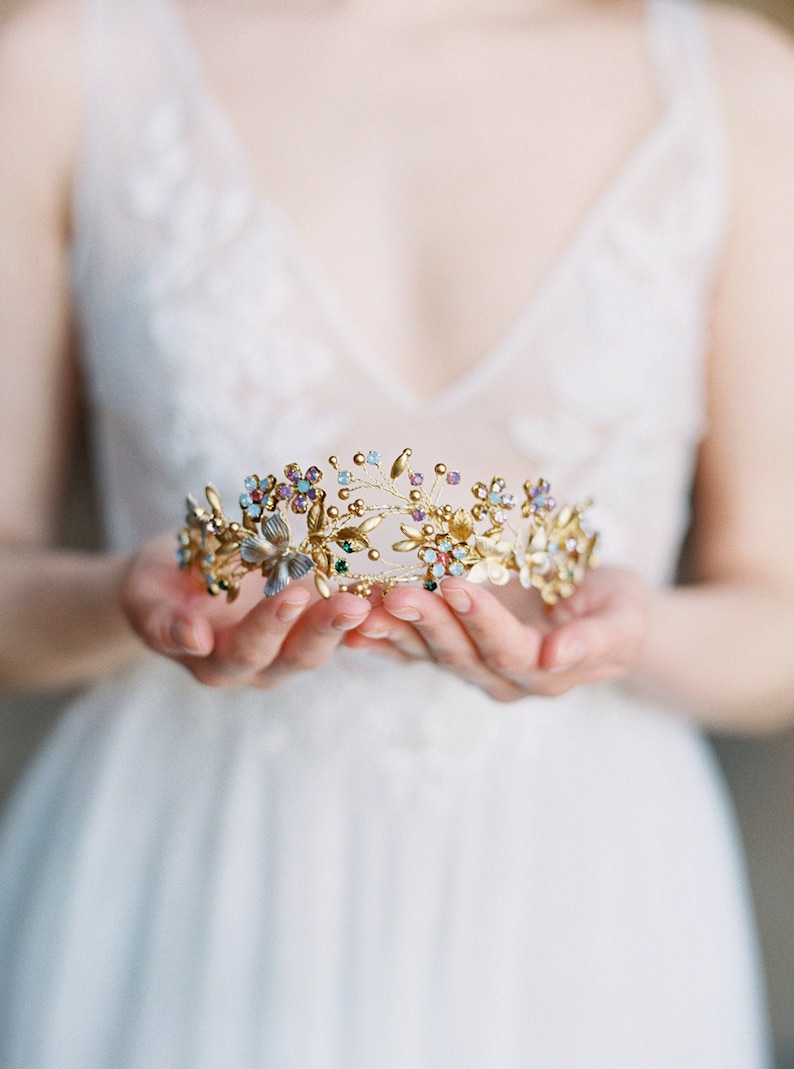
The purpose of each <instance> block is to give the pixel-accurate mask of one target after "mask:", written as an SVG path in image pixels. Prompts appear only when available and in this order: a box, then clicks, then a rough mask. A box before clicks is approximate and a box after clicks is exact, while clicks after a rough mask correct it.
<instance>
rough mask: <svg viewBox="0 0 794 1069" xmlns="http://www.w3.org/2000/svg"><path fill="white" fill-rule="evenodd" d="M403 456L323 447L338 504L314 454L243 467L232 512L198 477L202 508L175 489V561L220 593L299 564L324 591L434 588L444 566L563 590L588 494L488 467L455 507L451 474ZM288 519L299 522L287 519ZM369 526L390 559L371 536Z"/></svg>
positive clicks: (568, 590) (574, 580)
mask: <svg viewBox="0 0 794 1069" xmlns="http://www.w3.org/2000/svg"><path fill="white" fill-rule="evenodd" d="M411 455H412V453H411V450H410V449H404V450H403V451H402V453H400V455H399V456H398V457H397V458H396V460H394V462H393V463H392V464H391V465H390V466H388V467H384V465H383V463H382V458H381V454H380V453H378V452H377V451H375V450H370V451H369V452H368V453H356V454H355V456H354V457H353V460H352V464H351V466H350V467H349V468H347V467H343V466H342V465H341V464H340V462H339V459H338V457H335V456H332V457H330V458H329V465H330V467H331V468H332V469H333V472H334V473H335V478H334V481H335V484H336V485H335V489H336V496H337V499H338V501H339V504H329V503H328V492H327V491H326V489H325V488H324V487H323V486H322V481H323V472H322V471H321V470H320V468H318V467H317V466H316V465H312V466H311V467H309V468H307V469H306V470H305V473H304V470H303V469H302V468H301V467H299V465H298V464H296V463H290V464H288V465H287V466H286V467H285V468H284V476H283V478H282V477H276V476H275V475H273V474H270V475H267V476H264V477H261V478H260V476H258V475H249V476H248V477H247V478H246V479H245V480H244V483H243V491H242V492H241V493H240V495H239V498H238V504H239V508H240V519H239V520H236V519H235V520H232V519H230V518H229V517H228V516H227V515H226V513H225V511H224V507H223V502H222V501H221V497H220V494H219V493H218V491H217V490H216V489H215V488H214V487H213V486H208V487H207V491H206V494H207V504H208V506H209V507H208V508H205V507H204V506H202V505H200V504H199V503H198V502H197V501H196V500H195V498H193V497H188V499H187V517H186V520H185V525H184V527H183V528H182V530H181V531H180V532H179V535H178V539H179V548H178V550H177V559H178V562H179V564H180V567H183V568H197V569H198V570H200V572H201V574H202V576H203V579H204V583H205V585H206V588H207V591H208V592H209V593H210V594H219V593H225V594H226V596H227V598H228V599H229V600H230V601H231V600H233V599H234V598H235V597H236V596H237V594H238V593H239V591H240V583H241V582H242V580H243V579H244V578H245V577H246V576H247V575H248V574H249V573H251V572H254V571H259V572H260V574H261V575H262V577H263V578H264V579H265V586H264V593H265V596H266V597H272V596H273V595H274V594H277V593H278V592H279V591H280V590H283V589H284V587H285V586H287V585H288V584H289V583H290V582H291V581H292V580H294V579H300V578H302V577H303V576H305V575H307V574H308V573H309V572H313V574H314V582H315V585H316V587H317V590H318V591H319V593H320V594H321V595H322V596H323V597H326V598H327V597H330V595H331V591H332V588H333V585H335V586H336V587H337V588H338V589H339V590H341V591H345V592H348V593H352V594H358V595H360V596H363V597H366V596H368V595H369V594H370V593H371V592H372V590H373V589H374V588H380V589H382V590H383V591H384V592H386V591H388V590H389V589H391V587H394V586H396V585H398V584H400V583H415V582H420V583H422V584H423V585H424V586H425V588H426V589H428V590H435V589H436V587H437V585H438V583H439V581H440V580H441V579H443V578H445V577H446V576H462V577H465V578H467V579H469V580H470V581H471V582H474V583H483V582H488V583H491V584H492V585H494V586H502V585H504V584H505V583H507V582H508V581H509V579H510V576H511V575H512V574H514V573H516V574H518V577H519V580H520V582H521V583H522V585H523V586H525V587H527V588H534V589H536V590H538V591H539V593H540V596H541V597H542V599H543V600H544V602H546V603H547V604H548V605H553V604H555V602H556V601H557V600H558V599H559V598H565V597H569V596H570V595H571V594H573V592H574V591H575V590H576V588H577V586H579V585H580V583H581V582H582V581H583V580H584V577H585V575H586V572H587V569H588V568H589V567H590V566H592V564H593V563H594V559H593V551H594V549H595V546H596V543H597V541H598V535H597V534H596V532H595V531H594V530H593V529H592V528H591V526H590V524H589V523H588V521H587V517H586V510H587V508H588V507H589V502H588V503H587V504H585V505H584V506H570V505H566V506H563V507H562V508H560V509H557V506H556V503H555V501H554V499H553V498H552V496H551V488H550V486H549V484H548V483H547V482H546V481H545V480H543V479H539V480H538V481H537V482H534V483H533V482H531V481H528V482H526V483H525V484H524V498H523V501H519V499H518V498H516V497H515V496H514V495H513V494H511V493H508V491H507V489H506V484H505V481H504V479H502V478H501V477H500V476H494V477H493V478H492V479H491V480H490V482H488V483H486V482H477V483H475V484H474V485H473V486H472V488H471V493H472V495H473V497H474V502H473V504H472V505H471V506H470V507H468V508H467V507H465V506H463V505H458V506H457V507H455V505H453V504H452V503H451V502H450V501H445V500H444V497H445V495H449V494H454V493H456V492H458V491H456V490H455V488H456V487H459V486H460V483H461V476H460V473H459V472H458V471H455V470H454V469H450V468H449V467H448V466H447V465H446V464H441V463H440V464H436V465H435V467H434V468H433V471H432V474H428V475H427V476H426V475H425V474H424V473H423V472H421V471H419V470H417V469H415V468H414V467H413V466H412V465H411V463H410V461H411ZM519 505H520V507H519ZM297 518H300V519H301V520H302V527H303V529H302V531H301V532H300V533H296V532H295V530H294V528H293V526H292V523H294V522H296V520H297ZM375 532H377V534H378V536H379V540H380V542H381V543H382V544H383V545H385V546H388V547H389V549H390V550H391V553H393V554H394V559H389V558H388V557H384V556H383V553H382V551H381V549H380V548H379V547H378V546H377V545H375V544H374V542H373V536H374V534H375ZM398 535H399V537H398Z"/></svg>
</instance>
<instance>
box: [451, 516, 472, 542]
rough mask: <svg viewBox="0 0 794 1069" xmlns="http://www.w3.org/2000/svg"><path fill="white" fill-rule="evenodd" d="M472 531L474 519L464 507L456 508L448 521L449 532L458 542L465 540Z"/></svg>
mask: <svg viewBox="0 0 794 1069" xmlns="http://www.w3.org/2000/svg"><path fill="white" fill-rule="evenodd" d="M473 531H474V520H473V519H472V516H471V513H470V512H468V511H467V510H466V509H458V510H457V512H456V513H455V515H454V516H453V517H452V519H451V520H450V523H449V533H450V534H451V535H452V537H453V538H455V539H457V540H458V542H465V541H466V540H467V539H468V538H469V536H470V535H471V534H472V532H473Z"/></svg>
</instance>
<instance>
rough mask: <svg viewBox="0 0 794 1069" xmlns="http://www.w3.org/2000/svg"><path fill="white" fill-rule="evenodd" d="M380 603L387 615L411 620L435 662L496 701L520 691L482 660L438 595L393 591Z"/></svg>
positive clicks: (419, 591) (504, 699) (463, 629)
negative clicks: (474, 685) (382, 604)
mask: <svg viewBox="0 0 794 1069" xmlns="http://www.w3.org/2000/svg"><path fill="white" fill-rule="evenodd" d="M384 605H385V608H386V610H387V612H389V613H390V614H391V615H393V616H396V617H397V619H399V620H404V621H407V622H410V623H411V625H412V626H413V627H414V628H415V629H416V630H417V632H418V633H419V634H420V635H421V637H422V638H423V639H424V642H425V644H426V646H427V648H428V651H429V653H430V656H431V658H432V659H433V660H434V661H435V662H436V663H437V664H440V665H442V666H443V667H444V668H447V669H449V670H450V671H453V672H455V673H456V674H457V675H459V676H461V677H462V678H463V679H465V680H467V681H468V682H470V683H474V684H476V685H477V686H478V687H480V688H481V689H483V690H485V691H486V692H487V693H488V694H490V695H491V696H492V697H494V698H497V699H498V700H503V701H511V700H514V699H515V698H516V697H518V696H519V694H520V693H521V692H520V690H519V689H518V688H516V687H515V685H514V684H513V683H512V681H509V680H505V679H503V678H502V677H500V676H499V675H498V674H497V673H495V672H493V671H492V670H491V669H490V667H489V666H488V665H487V664H484V663H483V661H482V659H481V658H480V654H479V651H478V649H477V647H476V645H475V644H474V642H473V641H472V639H471V638H470V636H469V635H468V633H467V632H466V630H465V628H464V627H463V626H462V625H461V623H460V622H459V621H458V620H457V619H456V618H455V615H454V614H453V612H452V611H451V610H450V608H449V607H448V606H447V604H446V602H445V601H444V600H443V599H442V598H439V597H438V596H436V595H435V594H431V593H429V592H425V591H423V590H415V589H405V590H395V591H390V593H389V595H388V596H387V597H386V598H385V599H384Z"/></svg>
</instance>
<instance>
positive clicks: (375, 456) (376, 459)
mask: <svg viewBox="0 0 794 1069" xmlns="http://www.w3.org/2000/svg"><path fill="white" fill-rule="evenodd" d="M367 464H380V453H376V452H375V450H374V449H370V451H369V452H368V453H367Z"/></svg>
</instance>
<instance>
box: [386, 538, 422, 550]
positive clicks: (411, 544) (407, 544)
mask: <svg viewBox="0 0 794 1069" xmlns="http://www.w3.org/2000/svg"><path fill="white" fill-rule="evenodd" d="M391 548H392V549H393V550H394V552H395V553H410V552H411V550H412V549H418V548H419V543H418V542H415V541H414V539H413V538H407V539H406V540H405V541H404V542H395V543H394V545H393V546H392V547H391Z"/></svg>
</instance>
